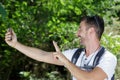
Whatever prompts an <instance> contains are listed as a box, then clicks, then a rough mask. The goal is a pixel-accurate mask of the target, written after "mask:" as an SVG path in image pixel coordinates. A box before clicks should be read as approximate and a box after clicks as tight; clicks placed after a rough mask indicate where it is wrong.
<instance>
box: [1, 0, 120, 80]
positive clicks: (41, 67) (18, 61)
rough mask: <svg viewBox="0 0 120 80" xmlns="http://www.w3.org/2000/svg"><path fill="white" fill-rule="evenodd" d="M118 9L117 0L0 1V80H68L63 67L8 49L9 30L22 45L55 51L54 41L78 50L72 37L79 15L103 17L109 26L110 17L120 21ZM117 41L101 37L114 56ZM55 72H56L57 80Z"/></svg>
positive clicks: (76, 27)
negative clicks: (7, 35)
mask: <svg viewBox="0 0 120 80" xmlns="http://www.w3.org/2000/svg"><path fill="white" fill-rule="evenodd" d="M119 6H120V2H119V0H118V1H117V0H115V1H114V0H99V1H98V0H1V4H0V15H1V16H0V18H1V19H0V45H1V46H0V63H1V64H0V80H1V79H2V80H13V78H14V79H15V80H22V79H24V80H26V79H29V78H31V80H32V79H34V80H38V79H41V78H45V79H46V78H47V79H49V80H50V79H51V80H56V79H59V80H60V79H62V80H64V79H65V80H66V79H68V80H70V79H69V78H70V76H68V74H67V73H65V74H63V75H64V77H63V76H62V75H61V74H62V72H66V70H64V69H63V68H62V70H61V68H60V67H58V66H51V65H48V64H45V63H39V62H36V61H34V60H32V59H30V58H28V57H26V56H24V55H22V54H21V53H20V52H18V51H17V50H15V49H13V48H11V47H9V46H8V45H7V44H6V43H5V42H4V35H5V32H6V29H7V28H9V27H12V28H13V29H14V30H15V32H16V33H17V36H18V41H20V42H21V43H23V44H25V45H28V46H33V47H37V48H41V49H43V50H46V51H54V47H53V44H52V41H53V40H55V41H57V42H58V44H59V46H60V48H61V50H65V49H68V48H74V47H80V46H79V40H78V39H77V38H76V36H75V34H76V32H77V29H78V26H79V22H80V19H81V17H82V16H85V15H95V14H98V15H101V16H103V17H104V20H105V22H106V25H108V23H109V25H111V24H113V23H114V20H112V18H113V17H114V18H115V17H116V18H119V13H120V12H119V10H120V9H119ZM114 32H115V31H114ZM119 42H120V38H119V37H115V36H112V35H107V34H104V36H103V38H102V44H103V45H104V46H105V47H107V48H108V49H109V50H110V51H111V52H113V53H114V54H116V55H117V54H118V53H119V51H120V50H119V49H120V46H119ZM71 45H72V46H71ZM36 64H38V65H37V66H36ZM59 69H60V70H59ZM54 70H56V71H57V72H58V73H59V74H58V73H57V77H56V74H54V73H52V71H54ZM21 71H23V73H22V74H19V73H20V72H21ZM6 72H8V73H6ZM41 72H42V73H41ZM29 73H30V74H29ZM5 74H6V75H5ZM18 74H19V75H18ZM26 74H27V76H26ZM43 80H44V79H43Z"/></svg>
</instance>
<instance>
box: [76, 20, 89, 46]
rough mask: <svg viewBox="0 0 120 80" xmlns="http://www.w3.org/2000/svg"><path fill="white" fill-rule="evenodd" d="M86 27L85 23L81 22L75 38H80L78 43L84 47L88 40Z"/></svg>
mask: <svg viewBox="0 0 120 80" xmlns="http://www.w3.org/2000/svg"><path fill="white" fill-rule="evenodd" d="M86 27H87V25H86V24H85V21H82V22H81V23H80V26H79V29H78V32H77V36H78V37H79V38H80V43H81V45H84V46H85V44H86V42H87V40H88V30H87V29H86Z"/></svg>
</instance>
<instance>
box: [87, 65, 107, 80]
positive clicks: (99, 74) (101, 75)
mask: <svg viewBox="0 0 120 80" xmlns="http://www.w3.org/2000/svg"><path fill="white" fill-rule="evenodd" d="M89 76H90V77H91V80H104V79H105V78H107V74H106V73H105V72H104V71H103V70H102V69H101V68H99V67H96V68H94V69H93V70H92V71H91V72H90V75H89Z"/></svg>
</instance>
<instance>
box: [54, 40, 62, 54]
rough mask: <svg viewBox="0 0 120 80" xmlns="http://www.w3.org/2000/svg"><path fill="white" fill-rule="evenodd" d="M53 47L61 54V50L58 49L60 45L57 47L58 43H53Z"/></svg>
mask: <svg viewBox="0 0 120 80" xmlns="http://www.w3.org/2000/svg"><path fill="white" fill-rule="evenodd" d="M53 45H54V47H55V50H56V51H57V52H60V48H59V47H58V45H57V43H56V42H55V41H53Z"/></svg>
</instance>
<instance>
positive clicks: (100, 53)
mask: <svg viewBox="0 0 120 80" xmlns="http://www.w3.org/2000/svg"><path fill="white" fill-rule="evenodd" d="M83 49H84V48H78V49H77V50H76V52H75V53H74V55H73V56H72V59H71V62H72V63H73V64H76V62H77V60H78V58H79V56H80V54H81V52H82V51H83ZM104 52H105V48H104V47H102V48H101V49H100V51H99V52H98V53H97V55H96V56H95V58H94V61H93V68H95V67H96V66H97V65H98V64H99V61H100V58H101V57H102V55H103V54H104ZM111 80H114V75H113V77H112V78H111Z"/></svg>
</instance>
